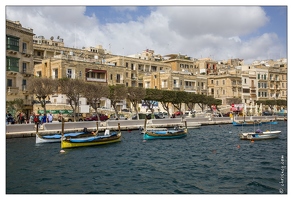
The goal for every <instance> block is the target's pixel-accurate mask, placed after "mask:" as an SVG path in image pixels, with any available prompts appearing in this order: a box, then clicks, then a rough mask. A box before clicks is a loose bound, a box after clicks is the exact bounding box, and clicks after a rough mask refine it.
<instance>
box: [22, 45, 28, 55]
mask: <svg viewBox="0 0 293 200" xmlns="http://www.w3.org/2000/svg"><path fill="white" fill-rule="evenodd" d="M26 46H27V45H26V43H25V42H24V43H22V53H26V49H27V48H26Z"/></svg>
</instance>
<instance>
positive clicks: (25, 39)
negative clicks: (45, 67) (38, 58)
mask: <svg viewBox="0 0 293 200" xmlns="http://www.w3.org/2000/svg"><path fill="white" fill-rule="evenodd" d="M33 36H34V33H33V29H31V28H24V27H22V25H21V24H20V22H19V21H10V20H6V101H13V100H15V99H17V98H19V99H22V100H23V101H24V108H23V110H22V111H23V112H25V113H26V114H27V115H29V114H30V112H31V111H32V96H31V95H29V94H28V93H27V80H28V78H29V77H30V76H32V75H33V68H34V62H33Z"/></svg>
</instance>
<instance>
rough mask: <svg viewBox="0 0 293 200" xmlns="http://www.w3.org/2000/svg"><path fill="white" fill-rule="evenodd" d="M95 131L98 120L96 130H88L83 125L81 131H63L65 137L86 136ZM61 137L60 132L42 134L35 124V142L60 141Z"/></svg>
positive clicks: (93, 133) (91, 134)
mask: <svg viewBox="0 0 293 200" xmlns="http://www.w3.org/2000/svg"><path fill="white" fill-rule="evenodd" d="M97 131H98V122H97V130H93V131H89V130H88V129H87V128H86V127H85V128H84V129H83V131H80V132H72V133H64V136H65V137H88V136H93V135H95V134H96V133H97ZM61 137H62V134H61V133H56V134H47V135H42V134H40V133H39V132H38V126H36V144H40V143H54V142H60V141H61Z"/></svg>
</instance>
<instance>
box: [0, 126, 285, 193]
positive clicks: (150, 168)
mask: <svg viewBox="0 0 293 200" xmlns="http://www.w3.org/2000/svg"><path fill="white" fill-rule="evenodd" d="M265 126H266V125H263V126H262V127H261V128H262V129H269V125H268V126H267V127H265ZM253 129H254V127H238V126H233V125H232V124H227V125H210V126H202V127H201V128H200V129H190V130H189V133H188V136H187V137H185V138H181V139H166V140H147V141H145V140H143V138H142V134H140V132H139V131H138V130H133V131H123V132H122V135H123V137H122V141H121V142H119V143H114V144H108V145H102V146H92V147H81V148H73V149H66V150H65V152H64V153H61V152H60V150H61V147H60V144H59V143H50V144H35V138H34V137H30V138H13V139H6V194H287V122H283V121H280V122H279V124H277V125H271V130H281V131H282V133H281V134H280V136H279V138H277V139H270V140H262V141H255V142H250V141H247V140H240V139H239V137H238V133H240V132H245V131H253Z"/></svg>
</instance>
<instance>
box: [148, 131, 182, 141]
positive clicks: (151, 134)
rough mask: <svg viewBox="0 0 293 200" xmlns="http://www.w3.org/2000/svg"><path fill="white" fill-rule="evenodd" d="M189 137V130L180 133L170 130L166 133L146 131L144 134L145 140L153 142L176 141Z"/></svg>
mask: <svg viewBox="0 0 293 200" xmlns="http://www.w3.org/2000/svg"><path fill="white" fill-rule="evenodd" d="M186 136H187V129H184V130H180V131H177V132H176V131H172V130H168V131H165V132H164V133H160V132H151V131H146V132H145V133H144V134H143V139H144V140H153V139H175V138H182V137H186Z"/></svg>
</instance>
